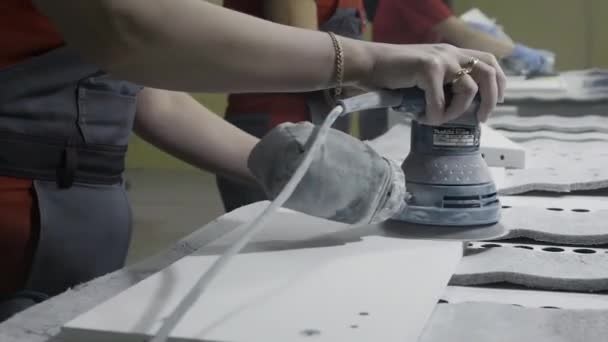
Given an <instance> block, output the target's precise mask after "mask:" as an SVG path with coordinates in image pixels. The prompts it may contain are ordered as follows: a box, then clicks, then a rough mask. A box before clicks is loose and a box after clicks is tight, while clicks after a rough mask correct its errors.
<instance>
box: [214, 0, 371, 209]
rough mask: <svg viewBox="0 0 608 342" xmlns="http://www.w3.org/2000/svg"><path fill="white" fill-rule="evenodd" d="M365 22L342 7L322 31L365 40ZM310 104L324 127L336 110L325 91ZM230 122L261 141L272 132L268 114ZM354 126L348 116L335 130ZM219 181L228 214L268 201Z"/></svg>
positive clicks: (246, 187) (256, 189)
mask: <svg viewBox="0 0 608 342" xmlns="http://www.w3.org/2000/svg"><path fill="white" fill-rule="evenodd" d="M364 20H365V18H362V17H361V15H360V14H359V11H358V9H357V8H346V7H338V8H337V9H336V11H335V13H334V15H333V16H332V17H331V18H329V19H328V20H327V21H326V22H324V23H323V24H322V25H320V26H319V30H321V31H325V32H328V31H331V32H334V33H335V34H338V35H341V36H344V37H348V38H354V39H361V37H362V36H363V32H362V29H361V27H362V26H363V25H362V24H363V21H364ZM307 104H308V110H309V112H310V120H311V121H312V122H313V123H315V124H320V123H321V122H322V121H323V119H324V118H325V116H326V115H327V114H328V113H329V111H330V110H331V109H332V108H331V105H330V104H328V102H327V100H326V98H325V95H324V94H323V92H321V91H317V92H311V93H307ZM226 120H227V121H228V122H230V123H232V124H233V125H235V126H237V127H239V128H240V129H242V130H244V131H245V132H247V133H249V134H251V135H253V136H256V137H258V138H261V137H263V136H264V135H265V134H266V133H267V132H268V131H270V129H271V127H270V117H269V115H268V114H267V113H246V114H242V115H239V114H236V115H230V116H226ZM350 123H351V120H350V117H348V116H345V117H342V118H339V119H338V120H337V121H336V123H335V124H334V126H333V127H334V128H336V129H339V130H341V131H343V132H349V131H350ZM216 181H217V187H218V190H219V192H220V195H221V198H222V202H223V204H224V209H225V210H226V212H229V211H232V210H234V209H236V208H239V207H242V206H245V205H247V204H250V203H254V202H258V201H264V200H267V199H268V196H266V194H265V193H264V190H263V189H262V188H261V187H260V186H258V185H254V184H245V183H242V182H238V181H234V180H232V179H228V178H225V177H221V176H218V177H216Z"/></svg>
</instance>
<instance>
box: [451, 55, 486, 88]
mask: <svg viewBox="0 0 608 342" xmlns="http://www.w3.org/2000/svg"><path fill="white" fill-rule="evenodd" d="M477 63H479V58H475V57H471V59H470V60H469V61H468V62H467V64H466V65H465V67H464V68H462V69H460V70H458V72H457V73H456V77H455V78H454V79H453V80H452V84H456V82H458V81H460V79H461V78H462V77H463V76H464V75H468V74H470V73H471V72H473V68H475V65H477Z"/></svg>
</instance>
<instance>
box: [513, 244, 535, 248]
mask: <svg viewBox="0 0 608 342" xmlns="http://www.w3.org/2000/svg"><path fill="white" fill-rule="evenodd" d="M513 247H515V248H521V249H534V247H531V246H523V245H517V246H513Z"/></svg>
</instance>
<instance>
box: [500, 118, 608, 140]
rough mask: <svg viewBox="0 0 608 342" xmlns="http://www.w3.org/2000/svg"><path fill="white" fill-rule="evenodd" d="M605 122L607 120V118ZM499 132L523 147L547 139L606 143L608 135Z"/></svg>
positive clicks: (543, 131)
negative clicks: (529, 142) (528, 142)
mask: <svg viewBox="0 0 608 342" xmlns="http://www.w3.org/2000/svg"><path fill="white" fill-rule="evenodd" d="M606 120H608V118H607V119H606ZM499 132H500V133H501V134H503V135H504V136H506V137H507V138H509V139H511V140H513V141H515V142H517V143H519V144H521V145H523V144H524V143H525V142H526V141H530V140H536V139H548V140H557V141H564V142H592V141H608V133H603V132H583V133H564V132H555V131H550V130H538V131H534V132H526V131H505V130H500V131H499Z"/></svg>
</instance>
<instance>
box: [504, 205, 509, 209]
mask: <svg viewBox="0 0 608 342" xmlns="http://www.w3.org/2000/svg"><path fill="white" fill-rule="evenodd" d="M502 208H503V209H511V206H510V205H503V206H502Z"/></svg>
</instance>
